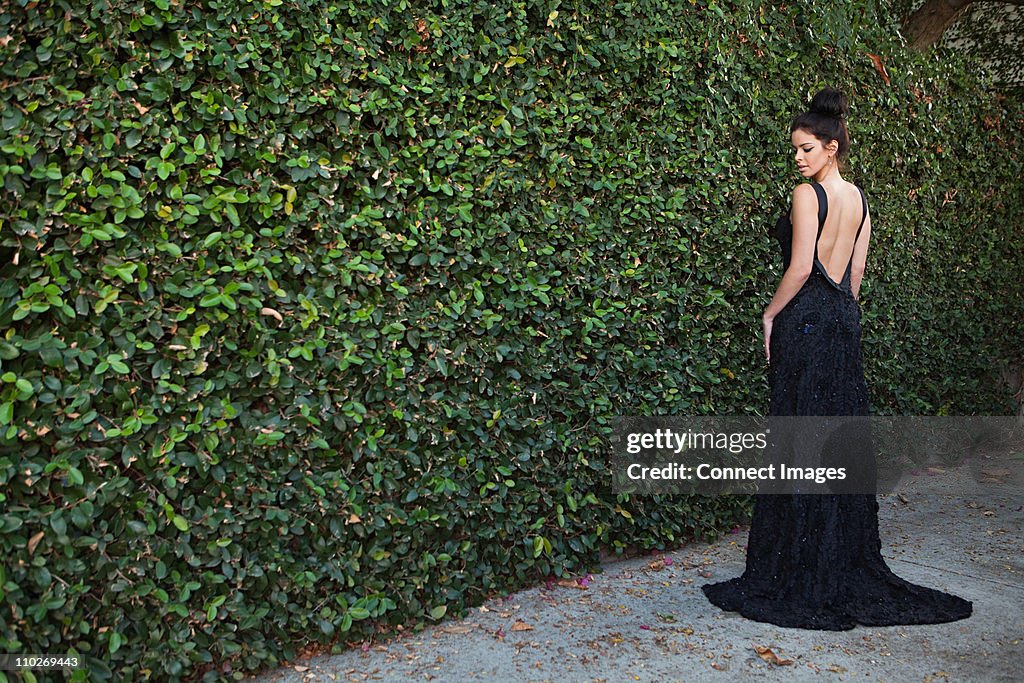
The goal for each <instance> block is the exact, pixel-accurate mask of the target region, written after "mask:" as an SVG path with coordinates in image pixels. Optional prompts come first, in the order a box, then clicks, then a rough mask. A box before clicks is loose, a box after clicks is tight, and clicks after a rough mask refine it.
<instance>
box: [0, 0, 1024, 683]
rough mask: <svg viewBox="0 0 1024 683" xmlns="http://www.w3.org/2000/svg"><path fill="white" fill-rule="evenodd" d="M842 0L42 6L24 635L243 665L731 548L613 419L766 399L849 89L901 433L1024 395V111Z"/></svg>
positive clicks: (27, 182) (26, 239) (740, 406)
mask: <svg viewBox="0 0 1024 683" xmlns="http://www.w3.org/2000/svg"><path fill="white" fill-rule="evenodd" d="M821 7H822V4H821V3H803V2H796V3H790V4H788V5H786V6H781V5H778V6H770V5H767V4H764V3H754V2H748V1H747V0H739V1H738V2H735V3H729V4H719V3H716V2H710V3H707V2H701V1H698V0H692V1H690V2H677V1H676V0H671V1H669V0H644V1H641V2H635V3H630V2H619V3H607V2H585V1H581V2H576V3H562V2H559V0H525V1H523V0H515V1H513V0H498V1H496V2H491V3H468V2H455V1H453V0H442V1H441V2H436V3H420V2H416V3H413V2H409V1H407V0H391V1H386V0H380V1H379V2H375V3H320V2H313V1H312V0H308V1H307V0H291V1H285V0H265V1H263V2H235V1H232V0H202V1H200V2H188V3H183V2H176V1H172V0H146V1H144V2H143V1H142V0H99V1H97V2H93V3H78V2H71V1H69V0H55V1H54V2H48V3H36V2H34V1H32V2H29V1H27V0H17V1H14V2H8V3H5V4H4V6H3V10H2V14H0V78H2V79H3V98H4V107H3V110H2V114H0V151H2V156H0V482H2V483H3V486H2V488H0V529H2V531H3V534H2V535H0V552H2V556H3V558H4V559H3V561H2V564H0V648H2V650H3V651H6V652H13V653H27V652H57V651H61V652H63V651H71V652H76V653H79V654H81V655H82V656H83V657H85V659H86V662H87V666H88V671H87V672H86V671H81V672H78V673H76V674H75V675H73V676H71V678H72V679H73V680H86V678H88V679H89V680H106V679H119V680H141V679H146V678H153V679H157V680H210V681H212V680H219V679H230V678H235V679H238V678H241V676H242V672H251V671H255V670H258V669H259V668H261V667H266V666H270V665H273V664H276V663H278V662H280V661H282V660H286V659H291V658H294V657H295V656H296V655H297V653H298V652H299V651H300V650H301V649H302V648H303V647H305V646H307V645H309V644H316V643H324V644H326V643H332V642H336V641H339V640H340V641H346V640H354V639H363V638H367V637H370V636H372V635H373V634H374V633H376V632H378V630H381V629H384V630H386V629H389V628H393V627H394V626H395V625H398V624H413V623H424V622H426V621H429V620H436V619H440V618H442V617H444V616H445V615H446V614H458V613H462V612H463V611H464V610H465V609H466V608H467V606H469V605H473V604H477V603H479V602H480V601H481V600H483V599H484V598H485V597H487V596H488V595H492V594H494V593H498V592H504V591H509V590H512V589H515V588H517V587H520V586H524V585H528V584H530V583H531V582H535V581H536V580H537V579H538V578H539V577H542V576H545V575H556V576H569V575H573V574H576V573H579V572H582V571H584V570H586V569H587V568H590V567H593V566H594V565H595V563H596V562H597V560H598V558H599V554H600V553H601V551H602V550H603V549H611V550H612V551H613V552H619V553H622V552H625V551H627V550H629V549H641V550H644V549H654V548H663V547H666V546H671V545H677V544H679V543H682V542H684V541H686V540H687V539H691V538H711V537H714V536H715V535H717V534H719V533H721V532H722V531H723V530H724V529H727V528H729V527H730V526H731V525H732V524H733V523H734V522H735V520H737V519H738V518H740V517H741V516H742V515H743V514H745V513H746V512H748V511H749V501H748V500H744V499H741V498H726V497H722V498H714V499H700V498H657V497H649V498H634V499H628V498H626V497H621V496H616V495H615V494H614V493H613V492H611V491H610V490H609V482H610V476H609V473H608V472H607V470H606V466H605V463H606V462H607V459H608V458H607V455H608V450H607V448H608V441H607V437H608V434H609V431H610V424H611V419H612V418H613V417H615V416H617V415H626V414H659V415H670V414H723V415H726V414H748V413H759V412H763V411H764V408H765V404H766V391H765V367H764V364H763V360H762V356H761V351H760V339H759V325H758V322H759V314H760V311H761V310H762V309H763V307H764V305H765V304H766V303H767V301H768V299H769V298H770V296H771V292H772V291H773V288H774V286H775V284H776V283H777V281H778V278H779V275H780V273H779V267H778V256H777V252H776V250H775V247H774V245H773V244H772V242H771V239H770V237H769V236H768V227H769V226H770V225H772V224H773V223H774V220H773V219H774V217H775V215H777V213H778V212H779V211H781V210H783V208H784V207H785V205H786V203H787V202H788V196H789V193H790V191H791V190H792V187H793V185H794V184H795V183H796V182H797V179H798V178H797V176H796V174H795V173H794V172H793V171H792V164H791V161H790V159H789V155H790V145H789V141H788V137H789V133H788V125H789V121H790V119H791V117H792V116H793V115H794V114H795V113H796V112H797V111H798V110H799V109H800V108H801V107H802V106H803V105H804V103H805V102H806V99H807V97H808V96H809V95H810V94H811V93H813V92H814V91H815V90H816V89H817V88H819V87H821V86H822V85H825V84H831V85H836V86H838V87H842V88H844V89H845V90H847V92H848V93H849V94H850V97H851V100H852V103H853V106H854V109H853V111H852V112H851V117H850V119H851V123H852V128H853V130H852V132H853V138H854V141H853V143H854V146H853V156H852V157H851V159H850V163H849V166H848V172H847V176H848V177H849V178H850V179H851V180H854V181H855V182H858V183H859V184H861V185H863V186H864V187H865V190H866V192H867V196H868V198H869V202H870V205H871V207H872V220H873V239H874V250H873V253H872V256H871V263H870V264H869V269H870V270H869V273H868V276H867V279H866V282H865V285H864V288H863V291H862V294H863V298H862V300H863V306H864V309H865V316H864V320H865V333H866V337H865V342H864V343H865V355H866V358H867V361H868V365H869V367H868V371H869V377H870V384H871V386H872V391H873V396H872V398H873V402H874V405H875V409H876V410H877V411H878V412H883V413H884V412H896V413H903V412H907V413H920V414H934V413H941V412H947V413H955V412H965V413H969V412H1002V411H1006V410H1009V409H1010V406H1009V405H1008V403H1009V396H1008V395H1007V393H1008V392H1007V391H1006V389H1005V388H1004V387H1002V386H1000V385H999V384H998V382H997V381H996V377H997V376H998V375H997V372H998V369H999V367H1000V364H1013V363H1019V362H1020V361H1021V358H1020V349H1022V348H1024V339H1022V335H1021V331H1020V327H1019V325H1018V322H1017V321H1019V320H1020V319H1021V318H1022V317H1024V300H1022V294H1021V288H1020V287H1019V283H1020V281H1021V279H1022V275H1024V273H1022V268H1024V264H1022V263H1021V261H1020V259H1019V258H1018V245H1019V244H1020V242H1021V238H1022V237H1024V235H1022V234H1021V225H1022V224H1024V221H1022V218H1024V209H1022V201H1024V198H1022V194H1021V193H1020V191H1019V189H1020V185H1019V183H1020V178H1021V177H1022V175H1024V168H1022V163H1021V156H1020V152H1019V149H1018V148H1017V146H1016V145H1014V144H1013V142H1014V141H1016V140H1019V139H1020V138H1021V133H1022V121H1021V108H1020V105H1019V103H1018V102H1016V101H1013V100H1007V99H999V98H997V97H995V96H993V95H992V94H991V93H989V92H987V91H985V90H984V89H982V88H981V87H979V85H978V83H977V81H976V80H975V77H974V76H973V75H972V73H971V70H970V68H969V66H968V65H966V64H961V63H959V62H956V61H952V62H947V63H943V64H939V63H936V62H934V61H931V60H926V59H923V58H920V57H918V56H914V55H910V54H907V53H905V52H904V51H903V50H902V49H901V48H900V47H899V45H898V44H896V42H895V39H894V38H893V36H895V30H894V28H893V27H894V26H895V25H896V22H895V19H893V18H891V17H889V16H887V15H885V14H884V13H879V12H878V11H877V10H876V9H874V5H873V3H862V2H853V1H851V2H847V3H832V4H830V9H828V10H827V12H826V11H825V10H822V9H821ZM823 12H824V13H823Z"/></svg>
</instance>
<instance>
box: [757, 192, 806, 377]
mask: <svg viewBox="0 0 1024 683" xmlns="http://www.w3.org/2000/svg"><path fill="white" fill-rule="evenodd" d="M792 223H793V246H792V252H791V254H790V259H789V267H788V268H786V272H785V273H783V275H782V281H781V282H779V287H778V289H776V290H775V296H773V297H772V300H771V303H769V304H768V308H766V309H764V315H763V316H762V323H763V325H764V353H765V358H767V359H768V360H771V353H770V351H769V345H770V343H771V328H772V322H773V321H774V320H775V316H777V315H778V314H779V313H780V312H781V311H782V309H783V308H785V307H786V304H788V303H789V302H790V300H792V298H793V297H794V296H796V293H797V292H799V291H800V288H801V287H803V286H804V283H805V282H806V281H807V278H808V277H810V275H811V269H812V268H813V267H814V242H815V241H816V240H817V239H818V196H817V195H816V194H815V193H814V188H813V187H811V185H810V184H809V183H801V184H800V185H797V186H796V188H795V189H794V190H793V220H792Z"/></svg>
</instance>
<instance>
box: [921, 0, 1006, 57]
mask: <svg viewBox="0 0 1024 683" xmlns="http://www.w3.org/2000/svg"><path fill="white" fill-rule="evenodd" d="M975 1H976V0H925V2H924V4H923V5H921V7H920V8H918V10H917V11H916V12H914V13H912V14H911V15H910V16H907V17H905V18H904V19H903V32H904V33H905V34H906V36H907V41H908V42H909V43H910V47H912V48H914V49H915V50H919V51H921V52H923V51H925V50H927V49H928V48H929V47H931V46H932V45H934V44H935V43H936V42H937V41H938V40H939V38H941V37H942V34H943V33H945V32H946V29H948V28H949V27H950V26H952V25H953V24H954V23H955V22H956V20H957V19H959V18H960V17H961V16H962V15H963V13H964V12H965V11H966V10H967V7H968V6H969V5H971V4H972V3H974V2H975ZM1003 2H1004V3H1005V4H1007V5H1024V0H1003Z"/></svg>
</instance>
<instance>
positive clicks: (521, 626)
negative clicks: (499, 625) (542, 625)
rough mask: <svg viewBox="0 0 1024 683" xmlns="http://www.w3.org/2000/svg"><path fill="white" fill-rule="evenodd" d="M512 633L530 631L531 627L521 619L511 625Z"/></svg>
mask: <svg viewBox="0 0 1024 683" xmlns="http://www.w3.org/2000/svg"><path fill="white" fill-rule="evenodd" d="M512 630H513V631H532V630H533V627H532V626H530V625H529V624H527V623H526V622H525V621H523V620H522V619H516V623H514V624H512Z"/></svg>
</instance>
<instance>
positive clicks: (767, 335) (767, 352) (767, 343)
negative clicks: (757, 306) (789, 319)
mask: <svg viewBox="0 0 1024 683" xmlns="http://www.w3.org/2000/svg"><path fill="white" fill-rule="evenodd" d="M774 322H775V318H769V317H768V316H767V315H765V316H762V317H761V326H762V328H763V329H764V359H765V360H766V361H768V362H769V363H770V362H771V361H772V351H771V344H772V323H774Z"/></svg>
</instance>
